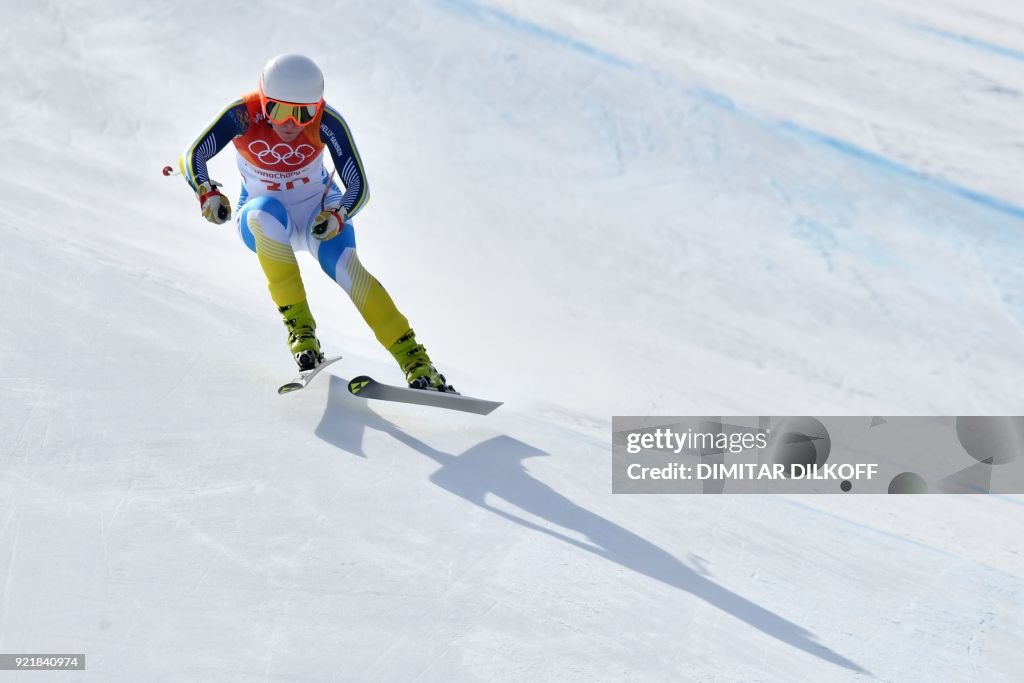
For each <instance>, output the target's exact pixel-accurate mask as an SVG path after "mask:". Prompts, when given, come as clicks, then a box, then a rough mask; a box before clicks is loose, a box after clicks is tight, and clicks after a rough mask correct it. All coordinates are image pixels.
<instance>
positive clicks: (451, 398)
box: [348, 375, 502, 415]
mask: <svg viewBox="0 0 1024 683" xmlns="http://www.w3.org/2000/svg"><path fill="white" fill-rule="evenodd" d="M348 390H349V392H351V393H352V395H353V396H358V397H360V398H373V399H377V400H379V401H396V402H398V403H413V404H415V405H420V406H433V407H435V408H448V409H449V410H461V411H463V412H466V413H476V414H477V415H487V414H488V413H490V412H491V411H492V410H494V409H495V408H497V407H498V406H500V405H501V404H502V402H501V401H487V400H485V399H482V398H473V397H472V396H463V395H462V394H457V393H455V392H447V391H432V390H430V389H410V388H409V387H399V386H395V385H393V384H381V383H380V382H378V381H377V380H375V379H373V378H372V377H367V376H366V375H360V376H359V377H356V378H355V379H353V380H351V381H350V382H349V383H348Z"/></svg>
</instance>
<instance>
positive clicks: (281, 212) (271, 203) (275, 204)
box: [242, 196, 288, 228]
mask: <svg viewBox="0 0 1024 683" xmlns="http://www.w3.org/2000/svg"><path fill="white" fill-rule="evenodd" d="M256 211H262V212H264V213H268V214H270V215H271V216H273V217H274V219H275V220H277V222H278V223H280V224H281V225H282V226H284V227H286V228H287V227H288V210H287V209H286V208H284V204H282V203H281V201H280V200H278V199H275V198H274V197H268V196H263V197H255V198H253V199H250V200H249V201H248V202H246V203H245V208H243V209H242V218H243V224H244V225H248V221H249V215H250V214H252V213H253V212H256Z"/></svg>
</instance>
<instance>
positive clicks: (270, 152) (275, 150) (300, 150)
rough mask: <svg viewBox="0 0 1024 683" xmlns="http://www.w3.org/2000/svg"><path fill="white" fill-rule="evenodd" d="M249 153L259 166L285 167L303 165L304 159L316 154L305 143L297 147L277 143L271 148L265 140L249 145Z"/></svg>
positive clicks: (311, 147) (255, 141) (310, 146)
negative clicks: (282, 165) (257, 161)
mask: <svg viewBox="0 0 1024 683" xmlns="http://www.w3.org/2000/svg"><path fill="white" fill-rule="evenodd" d="M249 151H250V152H252V153H253V154H255V155H256V158H257V159H258V160H259V162H260V163H261V164H267V165H270V164H285V165H286V166H298V165H300V164H303V163H305V161H306V159H308V158H309V157H310V156H312V155H313V154H315V153H316V150H315V149H313V146H312V145H307V144H305V143H303V144H301V145H299V146H298V147H292V146H291V145H289V144H287V143H284V142H279V143H277V144H276V145H274V146H273V147H271V146H270V144H268V143H267V142H266V141H265V140H254V141H253V142H250V143H249Z"/></svg>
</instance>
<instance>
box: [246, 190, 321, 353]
mask: <svg viewBox="0 0 1024 683" xmlns="http://www.w3.org/2000/svg"><path fill="white" fill-rule="evenodd" d="M238 229H239V233H240V234H241V237H242V241H243V242H245V244H246V246H248V247H249V248H250V249H252V250H253V251H254V252H256V256H257V257H258V258H259V262H260V266H261V267H262V268H263V274H264V275H265V276H266V278H267V289H269V290H270V297H271V299H273V301H274V304H276V305H277V310H278V311H279V312H280V313H281V314H282V315H283V316H284V323H285V327H287V328H288V346H289V348H290V349H291V351H292V354H293V356H294V358H295V361H296V362H297V363H298V364H299V367H300V368H301V369H306V368H309V367H313V366H315V365H316V363H318V362H319V361H320V360H322V359H323V354H322V353H321V352H320V342H319V341H318V340H317V338H316V321H315V320H314V319H313V314H312V313H310V311H309V306H308V305H307V303H306V289H305V287H304V286H303V284H302V274H301V273H300V272H299V264H298V262H297V261H296V259H295V251H294V249H293V248H292V245H291V242H290V240H289V238H290V235H291V232H292V222H291V219H290V217H289V215H288V210H287V209H286V208H285V205H284V204H283V203H282V202H280V201H279V200H277V199H275V198H273V197H267V196H263V197H256V198H254V199H250V200H248V201H246V203H245V205H244V206H243V208H242V210H241V212H240V213H239V217H238Z"/></svg>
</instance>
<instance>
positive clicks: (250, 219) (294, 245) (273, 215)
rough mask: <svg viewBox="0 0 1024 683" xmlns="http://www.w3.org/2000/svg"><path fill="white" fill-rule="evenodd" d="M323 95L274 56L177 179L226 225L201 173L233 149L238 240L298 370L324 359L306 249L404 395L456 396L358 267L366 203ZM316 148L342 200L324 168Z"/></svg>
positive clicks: (341, 125)
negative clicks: (348, 304) (388, 358)
mask: <svg viewBox="0 0 1024 683" xmlns="http://www.w3.org/2000/svg"><path fill="white" fill-rule="evenodd" d="M323 93H324V78H323V74H322V73H321V71H320V68H319V67H318V66H317V65H316V64H315V63H314V62H313V61H312V60H311V59H309V58H308V57H304V56H302V55H297V54H284V55H279V56H277V57H274V58H273V59H271V60H270V61H269V62H267V64H266V66H265V67H264V68H263V73H262V74H261V75H260V79H259V87H258V89H257V90H256V91H255V92H250V93H248V94H246V95H243V96H242V97H241V98H239V99H237V100H235V101H234V102H232V103H231V104H229V105H228V106H227V107H226V108H225V109H224V110H223V111H222V112H221V113H220V115H218V116H217V118H216V119H214V121H213V123H211V124H210V125H209V126H208V127H207V128H206V130H205V131H203V133H202V135H200V136H199V137H198V138H197V139H196V141H195V142H193V143H192V145H191V146H190V147H189V148H188V149H187V150H186V151H185V153H184V154H183V155H182V157H181V160H180V162H179V166H180V168H181V173H182V175H184V176H185V179H186V180H187V181H188V184H189V186H190V187H191V188H192V190H193V191H195V193H196V197H197V198H198V199H199V204H200V207H201V209H202V213H203V217H205V218H206V220H208V221H210V222H212V223H217V224H220V223H224V222H226V221H228V220H229V219H230V217H231V205H230V203H229V202H228V199H227V197H225V196H224V195H223V194H221V193H220V191H219V190H218V189H217V188H218V187H219V186H220V183H217V182H215V181H213V180H211V179H210V178H209V176H208V175H207V169H206V162H207V161H209V160H210V159H211V158H212V157H213V156H214V155H216V154H217V153H218V152H220V151H221V150H222V149H223V148H224V147H226V146H227V144H228V142H229V141H230V142H233V143H234V144H235V149H236V151H237V153H238V168H239V170H240V171H241V174H242V192H241V196H240V197H239V200H238V208H237V212H236V214H237V218H236V223H237V226H238V232H239V235H240V236H241V238H242V241H243V242H245V244H246V246H247V247H249V249H251V250H252V251H254V252H256V256H257V258H258V259H259V262H260V266H261V267H262V268H263V273H264V274H265V275H266V277H267V284H268V287H269V289H270V297H271V298H272V299H273V301H274V303H275V304H276V305H277V309H278V311H280V313H281V314H282V315H283V317H284V324H285V327H286V328H287V329H288V345H289V347H290V348H291V352H292V354H293V356H294V358H295V361H296V362H297V363H298V365H299V369H300V370H309V369H313V368H315V367H316V366H317V365H318V364H319V363H321V362H322V361H323V360H324V355H323V353H322V352H321V350H320V342H319V341H318V340H317V337H316V321H315V320H314V319H313V314H312V313H311V312H310V310H309V304H308V303H307V301H306V291H305V289H304V287H303V284H302V276H301V274H300V273H299V266H298V263H297V261H296V259H295V252H296V251H299V250H306V251H309V253H311V254H312V255H313V256H314V257H315V258H316V259H317V261H318V262H319V263H320V267H321V268H322V269H323V271H324V272H325V273H327V275H328V276H330V278H331V279H332V280H334V281H335V282H337V283H338V284H339V285H341V287H342V288H343V289H344V290H345V291H346V292H347V293H348V295H349V297H351V299H352V302H353V303H354V304H355V306H356V308H357V309H358V310H359V313H360V314H362V316H363V319H364V320H365V321H366V323H367V324H368V325H369V326H370V329H372V330H373V333H374V335H375V336H376V337H377V340H378V341H379V342H380V343H381V344H382V345H383V346H384V347H385V348H387V350H388V351H390V352H391V355H393V356H394V357H395V360H396V361H397V362H398V365H399V367H401V369H402V372H404V373H405V378H406V381H407V382H408V383H409V386H410V387H412V388H414V389H431V390H435V391H454V389H453V388H452V387H451V386H450V385H449V384H448V383H447V382H446V380H445V378H444V375H442V374H441V373H439V372H438V371H437V369H436V368H435V367H434V365H433V363H432V362H431V360H430V356H428V355H427V350H426V349H425V348H424V347H423V345H422V344H419V343H417V341H416V334H415V332H413V330H412V329H411V328H410V326H409V322H408V320H407V319H406V318H405V316H404V315H402V314H401V313H400V312H399V310H398V308H397V307H396V306H395V303H394V302H393V301H392V300H391V297H390V296H389V295H388V293H387V291H385V289H384V287H382V286H381V284H380V282H378V281H377V279H376V278H375V277H373V276H372V275H371V274H370V273H369V272H368V271H367V270H366V269H365V268H364V267H363V265H362V264H361V263H360V262H359V257H358V255H357V254H356V241H355V228H354V227H353V225H352V218H353V217H354V216H355V215H356V214H357V213H358V212H359V211H360V210H361V209H362V208H363V207H364V206H366V202H367V199H368V198H369V193H368V191H367V186H366V174H365V172H364V170H363V163H362V160H361V159H360V158H359V152H358V151H357V150H356V146H355V142H354V141H353V139H352V133H351V132H350V131H349V127H348V124H346V123H345V120H344V119H343V118H342V117H341V114H339V113H338V112H337V110H335V109H334V108H333V107H331V106H330V105H328V104H327V103H326V102H324V99H323ZM324 147H327V149H328V150H329V151H330V154H331V158H332V160H333V161H334V168H335V169H336V170H337V171H338V172H339V173H340V178H341V181H342V183H343V184H344V186H345V192H344V194H342V192H341V190H340V189H339V187H338V185H337V184H336V183H335V182H334V181H333V174H332V176H328V174H327V171H326V169H325V168H324V154H323V150H324Z"/></svg>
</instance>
